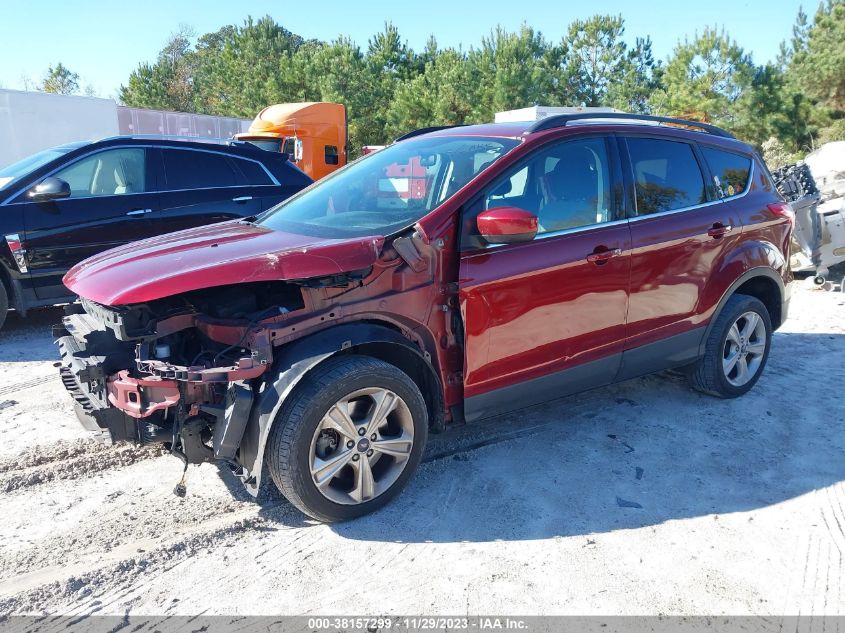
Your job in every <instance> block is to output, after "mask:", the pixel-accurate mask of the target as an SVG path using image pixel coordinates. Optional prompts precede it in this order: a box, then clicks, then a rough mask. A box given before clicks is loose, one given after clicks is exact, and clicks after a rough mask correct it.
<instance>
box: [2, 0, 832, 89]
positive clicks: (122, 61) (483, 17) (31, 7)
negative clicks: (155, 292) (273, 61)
mask: <svg viewBox="0 0 845 633" xmlns="http://www.w3.org/2000/svg"><path fill="white" fill-rule="evenodd" d="M800 4H801V3H800V2H798V1H793V0H768V1H766V2H763V1H760V0H756V1H743V0H669V1H664V0H650V1H648V2H624V1H622V0H607V1H602V0H594V1H593V2H577V3H576V2H571V1H569V2H568V1H565V0H546V1H543V2H536V1H535V2H520V1H518V0H507V1H505V0H486V1H485V2H460V1H459V0H392V1H389V2H388V1H386V0H369V1H365V2H361V1H360V0H359V1H358V2H348V1H347V2H307V1H306V2H295V1H293V0H287V1H285V2H279V1H276V2H267V1H265V2H261V1H259V0H228V1H223V0H205V1H202V2H201V1H199V0H143V2H139V1H135V2H120V1H118V0H109V1H103V0H76V1H70V0H40V1H39V2H37V3H34V2H32V1H31V0H29V1H26V2H24V1H23V0H2V2H0V6H2V19H0V87H4V88H17V89H20V88H22V87H23V82H22V77H24V76H27V77H29V78H30V79H31V80H33V81H37V80H39V79H40V78H41V77H42V75H43V74H44V71H45V70H46V68H47V67H48V66H49V65H51V64H55V63H56V62H58V61H61V62H62V63H64V64H65V65H66V66H68V67H69V68H70V69H72V70H73V71H75V72H77V73H79V75H80V77H81V83H82V85H83V86H85V85H91V86H92V87H93V88H94V89H95V90H96V91H97V93H98V94H99V95H100V96H104V97H109V96H114V95H115V94H116V93H117V89H118V87H119V86H120V84H121V83H125V82H126V80H127V78H128V76H129V73H130V72H131V71H132V70H133V69H134V68H135V67H136V66H137V65H138V63H139V62H141V61H145V60H153V59H154V58H155V56H156V54H157V52H158V50H159V49H160V48H161V46H162V44H163V43H164V41H165V40H166V38H167V36H168V34H170V33H171V32H172V31H174V30H176V28H178V26H179V24H181V23H186V24H189V25H191V26H192V27H193V28H194V29H195V30H196V32H197V33H198V34H202V33H205V32H208V31H212V30H216V29H217V28H219V27H220V26H222V25H224V24H232V23H236V24H240V23H241V22H242V21H243V19H244V18H245V17H246V16H247V15H253V16H255V17H259V16H262V15H265V14H269V15H271V16H273V17H274V18H275V19H276V20H277V21H278V22H280V23H281V24H282V25H283V26H284V27H285V28H287V29H289V30H291V31H293V32H294V33H298V34H300V35H302V36H304V37H307V38H317V39H323V40H326V39H333V38H335V37H336V36H337V35H340V34H344V35H349V36H351V37H352V38H353V39H354V40H355V41H357V42H358V44H360V45H362V46H365V45H366V43H367V39H368V38H369V37H370V35H372V34H373V33H375V32H376V31H379V30H380V29H381V28H382V26H383V24H384V22H385V20H390V21H392V22H393V23H394V24H396V26H397V27H398V28H399V31H400V33H401V34H402V35H403V36H404V37H405V38H406V39H407V40H408V42H409V44H410V45H411V46H412V47H414V48H416V49H421V48H422V47H423V45H424V44H425V41H426V39H427V38H428V36H429V34H432V33H433V34H434V35H435V36H436V37H437V39H438V42H439V43H440V44H441V46H457V45H459V44H462V45H463V46H464V48H468V47H469V46H471V45H474V44H477V43H478V42H479V41H480V40H481V37H482V36H483V35H485V34H487V33H489V32H490V29H491V28H493V27H495V26H496V25H497V24H501V25H502V26H504V27H506V28H508V29H510V30H513V29H516V28H518V27H519V25H520V24H521V23H522V22H528V24H530V25H531V26H533V27H534V28H536V29H539V30H540V31H542V32H543V34H544V35H546V36H547V37H548V38H549V39H552V40H555V41H557V40H559V39H560V37H561V36H562V35H563V34H564V33H565V31H566V27H567V25H568V24H569V23H570V22H571V21H572V20H574V19H577V18H585V17H588V16H590V15H592V14H595V13H610V14H621V15H622V16H623V17H624V18H625V24H626V33H625V35H626V39H627V40H628V41H629V42H633V41H634V38H635V37H638V36H640V37H642V36H646V35H650V36H651V38H652V41H653V42H654V51H655V54H656V55H657V56H658V57H659V58H661V59H664V58H665V57H666V56H667V55H668V54H669V53H670V52H671V50H672V48H673V47H674V46H675V44H676V43H677V42H678V41H679V40H683V39H684V37H685V36H692V35H693V34H694V33H695V31H696V30H697V29H698V30H700V29H701V28H702V27H703V26H705V25H710V26H717V27H724V28H725V29H726V30H727V31H728V33H729V34H730V35H731V36H732V37H733V38H734V39H736V40H738V41H739V42H740V44H741V45H742V46H743V47H744V48H745V49H746V51H748V52H750V53H752V55H753V57H754V61H755V62H757V63H762V62H765V61H769V60H772V59H774V58H775V56H776V55H777V51H778V46H779V44H780V42H781V41H783V40H784V39H787V38H789V37H790V34H791V29H792V24H793V22H794V20H795V16H796V15H797V13H798V8H799V6H800ZM815 7H816V4H815V3H814V2H813V3H811V4H810V5H809V6H808V5H806V3H805V10H807V9H809V10H808V13H810V14H811V15H812V13H813V12H814V10H815Z"/></svg>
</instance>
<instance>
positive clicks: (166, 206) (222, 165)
mask: <svg viewBox="0 0 845 633" xmlns="http://www.w3.org/2000/svg"><path fill="white" fill-rule="evenodd" d="M158 151H159V152H160V154H161V157H162V166H163V178H162V184H161V209H160V211H159V213H157V214H156V217H155V218H154V219H155V224H156V226H157V227H158V232H159V233H170V232H172V231H180V230H182V229H188V228H192V227H195V226H205V225H208V224H214V223H216V222H223V221H225V220H231V219H233V218H238V217H247V216H251V215H256V214H257V213H260V212H261V211H262V208H263V204H264V201H263V196H262V194H261V193H259V192H260V191H261V190H260V188H257V187H255V186H253V185H249V184H247V182H246V178H245V176H244V174H243V173H242V171H241V170H240V169H239V167H238V165H237V164H236V163H235V162H234V160H233V159H232V158H230V157H229V156H228V155H226V154H224V153H222V152H215V151H213V150H199V149H188V148H185V149H176V148H170V147H163V148H161V149H160V150H158ZM261 171H262V172H264V170H263V169H262V170H261ZM264 175H265V176H267V178H268V179H269V178H270V177H269V176H268V175H267V174H266V172H264ZM271 182H272V179H271Z"/></svg>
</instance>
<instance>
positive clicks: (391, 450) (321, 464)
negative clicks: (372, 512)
mask: <svg viewBox="0 0 845 633" xmlns="http://www.w3.org/2000/svg"><path fill="white" fill-rule="evenodd" d="M413 447H414V421H413V417H412V415H411V411H410V409H409V408H408V405H407V404H406V403H405V401H404V400H402V398H400V397H399V396H398V395H397V394H395V393H394V392H392V391H390V390H388V389H383V388H380V387H373V388H368V389H359V390H357V391H354V392H352V393H350V394H348V395H346V396H344V397H343V398H341V399H340V400H338V401H337V402H336V403H335V404H334V405H332V406H331V407H329V410H328V411H326V413H325V415H324V416H323V418H322V419H321V420H320V423H319V424H318V425H317V428H316V430H315V431H314V436H313V438H312V439H311V450H310V452H309V460H310V461H309V466H310V470H311V479H312V481H313V483H314V485H315V486H316V487H317V490H319V491H320V493H321V494H322V495H323V496H324V497H326V498H327V499H329V500H331V501H333V502H335V503H339V504H344V505H355V504H360V503H365V502H367V501H370V500H371V499H374V498H376V497H378V496H379V495H380V494H382V493H384V492H386V491H387V490H388V489H389V488H390V487H391V486H392V485H393V484H394V483H395V482H396V480H397V479H399V476H400V475H401V474H402V471H403V470H404V469H405V466H406V465H407V463H408V459H409V458H410V456H411V451H412V449H413Z"/></svg>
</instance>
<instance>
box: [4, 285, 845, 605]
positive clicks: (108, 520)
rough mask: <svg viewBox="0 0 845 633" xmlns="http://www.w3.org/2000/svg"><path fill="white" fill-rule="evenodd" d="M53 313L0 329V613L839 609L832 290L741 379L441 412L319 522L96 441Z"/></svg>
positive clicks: (842, 367) (843, 495)
mask: <svg viewBox="0 0 845 633" xmlns="http://www.w3.org/2000/svg"><path fill="white" fill-rule="evenodd" d="M59 314H60V312H59V311H57V310H45V311H41V312H38V313H36V314H34V315H32V317H31V318H30V319H28V320H27V321H25V322H23V321H21V320H19V319H18V318H17V317H16V316H14V315H10V318H9V322H8V324H7V326H6V328H5V329H4V330H3V331H2V332H0V517H3V520H2V521H0V614H9V613H37V614H79V615H85V614H116V615H124V614H127V613H128V614H134V615H188V614H197V613H203V614H205V615H211V614H256V615H259V614H260V615H269V614H329V613H331V614H335V613H343V614H362V615H390V614H414V613H417V614H419V613H427V614H452V615H460V614H479V613H497V614H514V615H517V614H523V615H524V614H602V615H610V614H678V615H688V614H705V613H707V614H734V615H736V614H771V615H783V614H793V615H794V614H802V615H808V614H828V615H845V580H843V578H845V569H843V567H845V483H844V482H845V433H843V431H845V392H843V388H842V387H843V384H845V294H843V293H840V292H823V291H812V290H810V289H809V288H807V287H806V286H802V287H800V288H799V289H798V291H797V295H796V297H795V299H794V301H793V306H792V313H791V317H790V319H789V321H788V322H787V323H786V324H785V326H784V327H783V328H782V329H781V330H780V331H779V332H778V333H777V334H776V335H775V340H774V346H773V350H772V353H771V356H770V359H769V364H768V367H767V368H766V372H765V374H764V376H763V378H762V379H761V380H760V382H759V383H758V385H757V386H756V387H755V389H754V390H753V391H752V392H751V393H750V394H748V395H747V396H745V397H743V398H740V399H738V400H732V401H722V400H716V399H713V398H709V397H706V396H703V395H701V394H698V393H695V392H693V391H690V390H689V389H688V388H687V387H686V384H685V383H684V381H683V380H682V379H681V378H680V377H678V376H675V375H670V374H661V375H656V376H651V377H647V378H642V379H638V380H633V381H629V382H627V383H624V384H621V385H615V386H612V387H608V388H604V389H599V390H595V391H592V392H589V393H587V394H582V395H579V396H575V397H571V398H566V399H562V400H559V401H556V402H554V403H551V404H548V405H544V406H539V407H534V408H531V409H528V410H525V411H523V412H520V413H519V414H518V415H513V416H505V417H501V418H497V419H494V420H489V421H486V422H482V423H477V424H474V425H470V426H468V427H464V428H459V429H454V430H450V431H448V432H446V433H444V434H441V435H439V436H435V437H433V438H432V442H431V445H430V447H429V451H428V461H427V462H426V463H424V464H423V465H422V466H421V468H420V471H419V474H418V475H417V477H416V478H415V479H414V480H413V481H412V483H411V484H410V486H409V487H408V489H407V490H406V491H405V492H404V493H403V494H402V495H401V496H400V497H399V498H398V499H397V500H396V501H394V502H393V503H392V504H391V505H390V506H388V507H387V508H385V509H384V510H382V511H381V512H378V513H376V514H375V515H372V516H370V517H366V518H364V519H361V520H358V521H355V522H351V523H346V524H342V525H331V526H330V525H321V524H317V523H313V522H310V521H307V520H305V519H304V517H303V516H302V515H300V514H299V513H298V512H297V511H296V510H295V509H293V508H292V507H290V506H289V505H288V504H287V503H286V502H285V501H284V500H282V499H275V500H270V501H268V502H266V503H265V504H264V505H263V506H259V505H257V504H256V503H255V502H253V501H252V499H251V498H250V497H248V495H246V494H245V493H244V492H243V491H242V490H240V488H239V485H238V484H237V483H236V482H234V481H233V479H232V478H231V476H228V475H227V474H226V473H225V472H222V471H221V470H219V469H218V468H217V467H216V466H213V465H210V464H206V465H203V466H201V467H194V468H192V469H191V470H190V471H189V478H188V496H187V497H186V498H184V499H179V498H176V497H175V496H173V494H172V492H171V491H172V488H173V486H174V484H175V483H176V482H177V480H178V479H179V476H180V470H181V464H180V463H179V462H178V461H177V460H175V459H174V458H172V457H170V456H168V455H161V454H160V453H159V452H157V451H155V450H152V449H135V448H130V447H120V448H115V447H103V446H100V445H97V444H95V443H93V442H91V441H90V440H89V439H88V438H87V437H86V436H85V434H84V432H83V431H82V430H81V427H79V425H78V423H77V421H76V419H75V417H74V415H73V412H72V408H71V406H70V400H69V398H68V397H67V395H66V394H65V393H64V391H63V388H62V386H61V383H60V381H59V379H58V375H57V369H56V368H55V367H54V366H53V365H54V362H55V361H56V358H55V351H54V347H53V345H52V341H51V339H50V335H49V328H48V326H49V324H50V323H52V322H55V321H57V320H58V318H59ZM485 443H486V444H487V445H484V446H482V447H480V448H479V447H478V446H479V444H485Z"/></svg>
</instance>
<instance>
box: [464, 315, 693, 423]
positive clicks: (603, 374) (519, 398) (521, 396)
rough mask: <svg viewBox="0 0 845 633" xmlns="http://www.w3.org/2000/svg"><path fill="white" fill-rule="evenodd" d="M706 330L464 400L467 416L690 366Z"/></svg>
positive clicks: (474, 417)
mask: <svg viewBox="0 0 845 633" xmlns="http://www.w3.org/2000/svg"><path fill="white" fill-rule="evenodd" d="M706 330H707V328H706V327H699V328H696V329H694V330H690V331H689V332H684V333H682V334H676V335H675V336H670V337H669V338H666V339H663V340H661V341H657V342H655V343H649V344H648V345H642V346H640V347H637V348H634V349H630V350H625V351H624V352H622V353H621V354H613V355H612V356H608V357H607V358H602V359H599V360H595V361H591V362H589V363H584V364H583V365H578V366H577V367H572V368H570V369H565V370H563V371H559V372H555V373H553V374H548V375H546V376H542V377H540V378H534V379H532V380H526V381H524V382H521V383H518V384H516V385H510V386H508V387H503V388H501V389H496V390H494V391H488V392H487V393H482V394H480V395H477V396H472V397H470V398H467V399H466V400H465V401H464V417H465V419H466V421H467V422H472V421H474V420H478V419H481V418H487V417H491V416H494V415H500V414H502V413H509V412H511V411H518V410H519V409H524V408H526V407H530V406H532V405H535V404H540V403H542V402H548V401H550V400H556V399H558V398H563V397H564V396H570V395H572V394H574V393H579V392H581V391H588V390H590V389H596V388H598V387H604V386H606V385H609V384H611V383H613V382H620V381H623V380H628V379H630V378H636V377H637V376H643V375H645V374H652V373H654V372H658V371H663V370H666V369H672V368H674V367H682V366H684V365H689V364H690V363H693V362H695V361H696V360H698V358H699V345H700V343H701V339H702V337H703V336H704V334H705V332H706Z"/></svg>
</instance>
